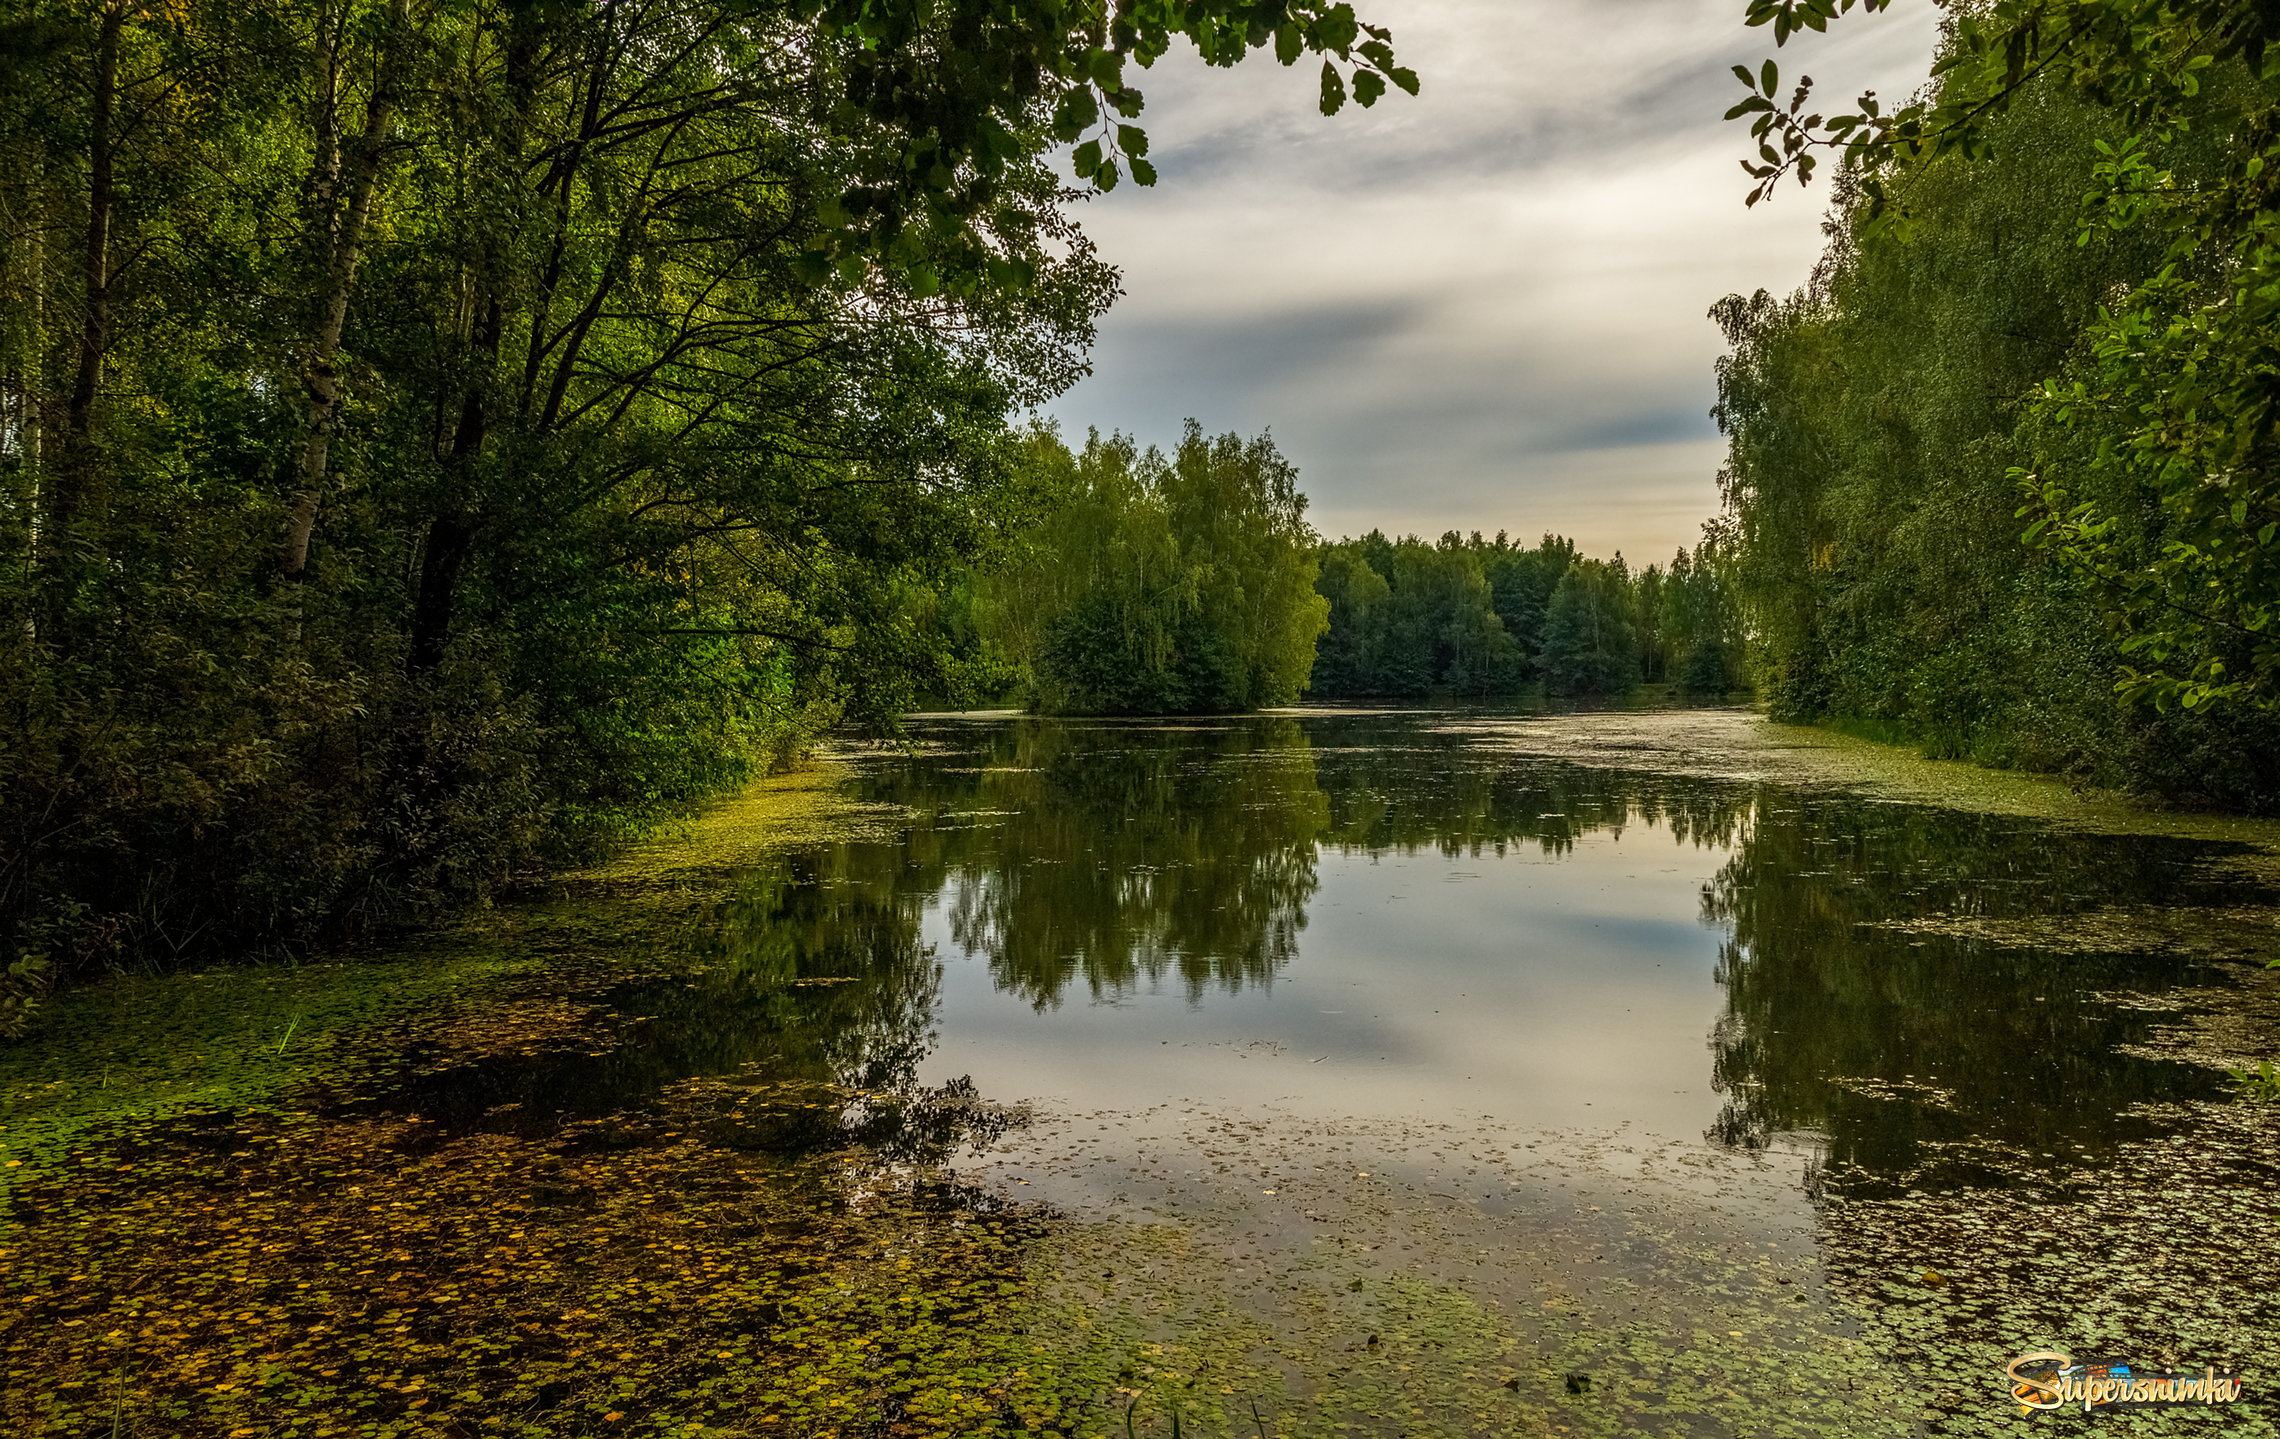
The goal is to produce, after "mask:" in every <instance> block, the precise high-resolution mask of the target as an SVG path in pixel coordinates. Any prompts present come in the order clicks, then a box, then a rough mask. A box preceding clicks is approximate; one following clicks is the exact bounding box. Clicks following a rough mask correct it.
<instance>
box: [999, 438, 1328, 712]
mask: <svg viewBox="0 0 2280 1439" xmlns="http://www.w3.org/2000/svg"><path fill="white" fill-rule="evenodd" d="M1025 463H1026V477H1027V478H1028V480H1029V481H1030V483H1031V484H1032V486H1033V487H1034V489H1033V494H1034V496H1035V498H1036V500H1037V502H1038V503H1040V504H1041V505H1042V506H1043V507H1044V511H1045V515H1044V519H1043V521H1042V523H1041V524H1040V525H1039V526H1038V527H1037V529H1036V530H1035V531H1034V532H1033V533H1031V534H1030V535H1029V536H1028V537H1027V538H1026V539H1025V541H1024V542H1023V544H1022V546H1021V548H1020V549H1019V550H1018V552H1017V553H1015V554H1014V555H1012V556H1011V557H1010V558H1007V559H1004V560H1002V561H1001V563H1000V565H999V567H998V568H997V570H996V571H995V572H994V573H992V574H990V575H988V576H987V577H985V578H984V579H983V580H982V581H981V583H980V585H979V595H980V606H979V608H980V613H981V615H982V619H981V624H982V627H983V632H984V634H985V635H986V636H987V637H988V638H989V640H990V641H991V642H992V644H993V646H994V647H995V648H996V649H997V651H998V652H999V653H1001V654H1002V655H1003V656H1004V657H1005V659H1006V660H1007V662H1008V663H1009V664H1011V665H1012V666H1013V668H1014V671H1015V674H1016V676H1017V678H1018V680H1019V682H1020V683H1021V685H1022V686H1023V689H1024V692H1025V693H1026V695H1027V697H1028V698H1029V700H1030V701H1031V703H1032V704H1034V705H1035V706H1036V707H1037V708H1039V709H1043V710H1049V711H1061V712H1074V713H1086V714H1165V713H1180V712H1231V711H1241V710H1249V709H1256V708H1258V707H1260V706H1261V705H1281V704H1289V703H1290V702H1291V701H1293V700H1295V699H1297V698H1298V696H1299V695H1300V693H1301V692H1302V691H1304V689H1305V688H1306V680H1307V674H1308V672H1309V671H1310V670H1311V669H1312V668H1313V665H1314V642H1315V640H1316V638H1317V637H1318V636H1320V635H1321V633H1322V630H1323V626H1324V623H1325V619H1324V615H1325V611H1326V610H1327V609H1328V603H1327V602H1326V601H1324V600H1323V599H1322V598H1321V597H1320V596H1319V595H1317V594H1315V592H1314V581H1315V574H1316V566H1315V558H1314V545H1315V537H1314V531H1313V530H1312V529H1311V528H1310V527H1309V526H1308V525H1307V523H1306V496H1305V495H1303V494H1301V493H1300V492H1299V489H1298V471H1297V469H1296V468H1294V467H1293V466H1292V465H1291V464H1290V462H1289V461H1287V460H1285V459H1284V458H1283V457H1282V454H1281V453H1280V452H1279V451H1278V450H1276V449H1275V445H1274V441H1273V440H1272V439H1270V438H1269V437H1267V436H1266V435H1260V436H1258V437H1257V438H1255V439H1251V440H1245V439H1243V438H1242V437H1240V436H1238V435H1234V434H1226V435H1220V436H1218V437H1216V438H1209V437H1206V436H1205V435H1204V433H1203V430H1202V429H1201V427H1200V426H1198V425H1196V424H1195V422H1193V421H1192V420H1191V421H1190V422H1189V423H1188V427H1187V432H1186V433H1185V434H1184V435H1183V436H1181V438H1180V443H1179V445H1178V446H1177V447H1176V448H1175V449H1174V450H1173V452H1172V453H1171V454H1170V455H1169V456H1166V455H1165V454H1163V453H1162V452H1161V451H1159V450H1157V449H1155V448H1153V447H1150V448H1149V449H1147V450H1142V449H1140V448H1139V446H1138V445H1137V444H1136V443H1135V442H1134V441H1132V440H1130V439H1128V438H1126V437H1124V436H1122V435H1116V436H1112V437H1109V438H1107V439H1103V438H1102V437H1101V436H1100V435H1098V434H1094V435H1091V436H1089V437H1088V438H1087V439H1086V441H1085V447H1084V449H1083V451H1082V452H1078V453H1072V452H1071V451H1070V450H1069V449H1068V447H1067V446H1066V445H1064V444H1062V443H1061V441H1060V438H1059V436H1058V435H1056V434H1054V433H1053V432H1051V431H1050V430H1044V429H1040V430H1036V431H1033V432H1032V433H1031V434H1030V435H1029V437H1028V439H1027V442H1026V447H1025Z"/></svg>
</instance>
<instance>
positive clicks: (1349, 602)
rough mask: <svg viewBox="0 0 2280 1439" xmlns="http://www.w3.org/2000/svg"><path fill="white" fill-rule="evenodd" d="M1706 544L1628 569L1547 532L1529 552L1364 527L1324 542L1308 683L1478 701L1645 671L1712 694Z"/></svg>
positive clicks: (1476, 540)
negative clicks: (1324, 604) (1324, 614)
mask: <svg viewBox="0 0 2280 1439" xmlns="http://www.w3.org/2000/svg"><path fill="white" fill-rule="evenodd" d="M1714 549H1715V538H1714V537H1713V538H1710V539H1706V540H1705V542H1704V546H1703V548H1702V550H1701V551H1700V552H1699V556H1700V557H1699V558H1697V557H1696V556H1695V555H1690V554H1689V553H1688V552H1687V551H1686V550H1684V549H1681V550H1680V551H1679V552H1678V555H1677V557H1676V559H1675V560H1674V561H1673V563H1672V569H1671V570H1670V571H1669V572H1668V573H1667V574H1666V573H1665V572H1664V571H1663V570H1662V569H1660V568H1658V567H1656V566H1653V565H1650V566H1648V567H1647V568H1646V570H1644V571H1643V572H1641V573H1640V574H1638V575H1636V576H1634V575H1632V574H1631V573H1630V571H1629V569H1628V568H1627V567H1626V566H1624V564H1623V562H1622V558H1621V557H1620V556H1617V557H1616V559H1615V560H1614V561H1612V562H1606V563H1603V562H1601V561H1597V560H1583V559H1578V558H1577V557H1576V553H1575V543H1574V541H1572V540H1567V539H1562V538H1561V537H1559V536H1557V535H1546V536H1544V538H1543V542H1542V543H1541V544H1539V545H1536V546H1534V547H1533V548H1530V547H1526V546H1522V545H1518V544H1515V543H1513V542H1512V541H1511V540H1510V539H1508V538H1507V537H1506V536H1505V535H1504V534H1502V533H1499V534H1498V535H1497V536H1496V538H1495V539H1494V540H1483V539H1482V538H1481V537H1480V535H1479V534H1478V533H1475V534H1473V535H1471V536H1469V537H1463V536H1459V535H1458V534H1457V533H1456V532H1455V531H1451V532H1449V533H1448V534H1445V535H1443V536H1442V537H1441V539H1440V542H1439V543H1438V544H1431V545H1429V544H1426V543H1425V542H1424V541H1423V540H1420V539H1417V538H1415V537H1414V536H1412V537H1408V538H1404V539H1401V540H1398V541H1396V540H1389V539H1387V538H1386V537H1385V536H1384V535H1383V534H1381V533H1378V532H1376V531H1372V532H1371V533H1370V534H1367V535H1365V536H1363V537H1362V538H1361V539H1358V540H1342V541H1340V542H1338V543H1337V544H1334V545H1328V546H1325V547H1324V549H1323V553H1322V577H1321V579H1320V580H1318V581H1317V582H1316V588H1317V589H1319V590H1320V591H1321V592H1322V594H1323V596H1324V597H1325V598H1326V599H1328V600H1329V601H1330V631H1329V633H1328V635H1326V636H1325V637H1324V639H1323V642H1322V646H1321V651H1320V653H1319V654H1318V655H1317V657H1316V660H1315V666H1314V692H1315V693H1316V694H1319V695H1334V696H1355V697H1360V696H1383V697H1405V698H1415V697H1420V696H1424V695H1453V696H1462V697H1475V698H1477V697H1485V696H1490V695H1509V694H1512V693H1514V692H1515V691H1517V690H1519V689H1521V688H1523V687H1524V686H1526V685H1528V684H1530V683H1533V682H1537V681H1541V682H1542V683H1543V684H1545V685H1546V686H1547V687H1549V688H1550V689H1551V690H1553V691H1554V692H1556V693H1562V694H1574V693H1587V694H1602V695H1604V694H1608V693H1612V692H1616V691H1620V690H1622V689H1625V688H1627V687H1629V686H1630V685H1633V684H1636V683H1638V682H1639V681H1640V680H1641V679H1647V680H1653V681H1657V682H1661V681H1664V680H1678V681H1680V683H1681V684H1682V686H1683V687H1684V688H1686V689H1689V690H1692V691H1695V692H1699V693H1704V694H1717V693H1722V692H1723V691H1725V690H1727V689H1729V688H1731V687H1732V686H1733V685H1734V684H1735V683H1736V682H1737V680H1738V678H1739V675H1738V667H1737V666H1736V665H1735V664H1734V663H1733V657H1734V653H1735V647H1734V646H1733V645H1732V643H1731V640H1730V637H1731V636H1732V635H1733V634H1734V630H1733V628H1732V626H1733V624H1734V612H1733V606H1732V604H1731V603H1730V602H1729V601H1728V600H1727V599H1726V598H1725V596H1724V592H1723V589H1722V588H1721V583H1720V581H1719V579H1718V575H1717V570H1716V568H1715V566H1714V565H1713V564H1712V563H1711V562H1710V561H1711V557H1712V555H1713V553H1714Z"/></svg>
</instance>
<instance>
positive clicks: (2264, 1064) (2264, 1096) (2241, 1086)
mask: <svg viewBox="0 0 2280 1439" xmlns="http://www.w3.org/2000/svg"><path fill="white" fill-rule="evenodd" d="M2225 1072H2226V1073H2227V1074H2228V1075H2230V1076H2231V1078H2232V1082H2233V1084H2234V1085H2235V1086H2237V1088H2236V1089H2235V1094H2236V1095H2237V1096H2238V1098H2239V1100H2240V1102H2241V1103H2243V1104H2276V1103H2280V1068H2275V1067H2274V1066H2273V1063H2272V1061H2271V1060H2269V1059H2267V1060H2262V1061H2260V1062H2258V1063H2257V1064H2255V1065H2253V1066H2251V1067H2249V1068H2246V1069H2230V1070H2227V1071H2225Z"/></svg>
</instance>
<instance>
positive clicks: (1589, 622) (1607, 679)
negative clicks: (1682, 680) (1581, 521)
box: [1544, 556, 1640, 694]
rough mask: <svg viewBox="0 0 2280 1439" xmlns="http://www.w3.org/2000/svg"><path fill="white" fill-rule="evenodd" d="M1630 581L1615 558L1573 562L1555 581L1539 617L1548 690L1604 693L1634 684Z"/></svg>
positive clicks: (1634, 638) (1637, 672) (1637, 668)
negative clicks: (1546, 607) (1544, 609)
mask: <svg viewBox="0 0 2280 1439" xmlns="http://www.w3.org/2000/svg"><path fill="white" fill-rule="evenodd" d="M1630 579H1631V577H1630V574H1629V573H1628V572H1627V571H1626V570H1625V569H1624V567H1623V561H1622V558H1621V557H1620V556H1618V557H1616V558H1615V559H1614V560H1613V561H1610V562H1603V561H1599V560H1578V561H1577V562H1576V563H1574V564H1572V565H1570V566H1568V571H1567V573H1566V574H1564V575H1562V576H1560V587H1559V588H1558V589H1556V590H1554V591H1552V603H1551V606H1550V608H1548V609H1547V610H1546V611H1545V612H1544V679H1545V682H1546V683H1548V684H1549V685H1550V686H1551V687H1552V688H1553V689H1556V690H1562V691H1566V692H1570V693H1574V692H1582V693H1586V694H1609V693H1612V692H1614V691H1618V690H1622V689H1627V688H1629V687H1630V686H1631V685H1634V684H1637V683H1638V682H1639V677H1640V666H1639V653H1638V635H1637V631H1636V629H1635V627H1634V626H1633V624H1632V610H1633V607H1632V604H1631V592H1630V591H1631V584H1630Z"/></svg>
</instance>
